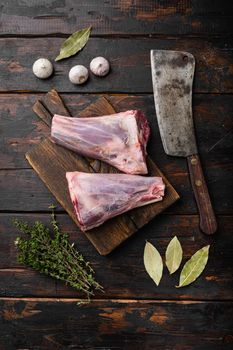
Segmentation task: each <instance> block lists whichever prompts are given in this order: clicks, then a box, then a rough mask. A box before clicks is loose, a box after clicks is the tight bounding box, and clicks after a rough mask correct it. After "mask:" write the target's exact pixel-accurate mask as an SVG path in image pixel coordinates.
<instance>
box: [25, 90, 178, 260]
mask: <svg viewBox="0 0 233 350" xmlns="http://www.w3.org/2000/svg"><path fill="white" fill-rule="evenodd" d="M33 111H34V112H35V113H36V114H37V115H38V116H39V117H40V118H41V119H42V120H43V121H44V122H45V123H46V124H47V125H48V127H49V128H50V125H51V121H52V117H53V115H54V114H55V113H57V114H61V115H64V116H71V115H70V113H69V111H68V109H67V108H66V106H65V104H64V102H63V101H62V99H61V97H60V96H59V95H58V93H57V92H56V91H55V90H51V91H50V92H48V93H47V94H46V95H45V96H44V97H43V98H42V99H41V100H39V101H37V102H36V103H35V104H34V106H33ZM112 113H115V109H114V108H113V106H112V105H111V104H110V103H109V102H108V101H107V99H105V98H104V97H101V98H99V99H98V100H97V101H96V102H95V103H93V104H91V105H90V106H89V107H87V108H86V109H85V110H83V111H82V113H79V116H82V117H88V116H100V115H104V114H105V115H106V114H112ZM26 158H27V160H28V162H29V163H30V164H31V166H32V167H33V168H34V170H35V171H36V172H37V174H38V175H39V177H40V178H41V180H42V181H43V182H44V183H45V184H46V186H47V187H48V189H49V190H50V191H51V192H52V193H53V195H54V196H55V197H56V199H57V200H58V202H59V203H60V204H61V205H62V206H63V208H64V209H65V210H66V211H67V213H68V214H69V215H70V216H71V218H72V219H73V220H74V222H75V223H76V224H77V225H78V226H79V224H78V221H77V219H76V216H75V213H74V209H73V205H72V203H71V200H70V196H69V193H68V186H67V181H66V178H65V173H66V172H67V171H83V172H101V173H106V172H107V173H113V172H119V171H118V170H116V169H115V168H113V167H112V166H110V165H108V164H106V163H104V162H101V161H98V160H93V159H89V158H84V157H82V156H79V155H77V154H76V153H74V152H72V151H70V150H67V149H65V148H63V147H61V146H58V145H56V144H54V143H52V142H51V141H50V140H49V138H46V139H45V140H43V141H42V142H41V143H40V144H39V145H38V146H36V147H35V148H33V149H32V150H31V151H29V152H27V153H26ZM147 164H148V169H149V175H152V176H162V177H163V180H164V182H165V184H166V192H165V197H164V199H163V201H161V202H157V203H153V204H150V205H147V206H144V207H140V208H136V209H133V210H131V211H129V212H127V213H125V214H122V215H120V216H118V217H115V218H113V219H110V220H109V221H107V222H105V223H104V224H103V225H101V226H100V227H97V228H94V229H92V230H90V231H88V232H85V235H86V236H87V238H88V239H89V240H90V241H91V243H92V244H93V245H94V246H95V248H96V249H97V250H98V252H99V253H100V254H101V255H107V254H109V253H110V252H111V251H112V250H113V249H115V248H116V247H117V246H119V244H121V243H122V242H124V241H125V240H126V239H127V238H128V237H130V236H131V235H132V234H133V233H134V232H136V231H137V230H138V229H139V228H141V227H142V226H144V225H145V224H147V223H148V222H149V221H150V220H151V219H153V218H154V217H155V216H156V215H158V214H159V213H161V212H162V211H163V210H164V209H166V208H167V207H169V206H170V205H171V204H172V203H174V202H175V201H176V200H177V199H178V198H179V195H178V194H177V192H176V191H175V189H174V188H173V187H172V186H171V184H170V183H169V182H168V180H167V179H166V178H165V177H164V175H163V174H162V173H161V171H160V170H159V169H158V167H157V166H156V165H155V164H154V162H153V161H152V160H151V159H150V158H149V157H148V159H147Z"/></svg>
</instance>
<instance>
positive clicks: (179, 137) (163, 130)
mask: <svg viewBox="0 0 233 350" xmlns="http://www.w3.org/2000/svg"><path fill="white" fill-rule="evenodd" d="M194 68H195V59H194V57H193V55H192V54H190V53H188V52H183V51H169V50H151V69H152V82H153V89H154V100H155V109H156V115H157V119H158V125H159V130H160V135H161V138H162V142H163V147H164V150H165V152H166V153H167V154H168V155H171V156H179V157H186V156H189V155H192V154H195V153H197V146H196V140H195V134H194V126H193V118H192V84H193V76H194Z"/></svg>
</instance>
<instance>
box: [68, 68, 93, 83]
mask: <svg viewBox="0 0 233 350" xmlns="http://www.w3.org/2000/svg"><path fill="white" fill-rule="evenodd" d="M69 79H70V81H71V83H73V84H83V83H85V81H87V79H88V70H87V68H86V67H84V66H82V65H77V66H74V67H72V68H71V70H70V72H69Z"/></svg>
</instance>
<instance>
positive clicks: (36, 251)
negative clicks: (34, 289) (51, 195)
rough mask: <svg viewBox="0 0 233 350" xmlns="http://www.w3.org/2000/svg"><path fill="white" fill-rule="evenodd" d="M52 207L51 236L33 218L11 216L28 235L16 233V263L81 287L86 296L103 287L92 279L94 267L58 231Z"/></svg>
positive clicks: (46, 228) (48, 231)
mask: <svg viewBox="0 0 233 350" xmlns="http://www.w3.org/2000/svg"><path fill="white" fill-rule="evenodd" d="M50 208H52V219H51V224H52V226H53V237H52V235H51V232H50V230H49V228H48V227H46V226H45V225H44V224H43V223H42V222H39V221H36V222H35V223H34V225H33V226H29V224H28V223H27V222H22V221H19V220H15V222H14V223H15V226H16V227H17V228H18V229H19V230H20V231H21V232H23V233H26V234H27V235H29V236H30V238H29V239H25V238H22V237H18V238H17V239H16V241H15V245H16V247H17V249H18V251H19V254H18V261H19V263H20V264H23V265H26V266H30V267H32V268H34V269H36V270H38V271H40V272H42V273H44V274H46V275H49V276H51V277H54V278H56V279H59V280H61V281H63V282H65V283H66V284H69V285H70V286H72V287H74V288H76V289H77V290H79V291H82V292H84V293H85V294H86V296H87V297H88V299H89V298H90V296H93V295H94V290H97V289H99V290H101V291H103V287H102V286H101V285H100V284H99V283H98V282H96V280H95V279H94V276H93V275H94V271H93V269H92V268H91V266H90V265H89V262H86V261H85V260H84V258H83V256H82V254H80V253H79V252H78V251H77V250H76V249H75V248H74V243H73V244H70V243H69V241H68V234H67V233H61V232H60V229H59V227H58V223H57V221H56V219H55V214H54V207H53V206H51V207H50Z"/></svg>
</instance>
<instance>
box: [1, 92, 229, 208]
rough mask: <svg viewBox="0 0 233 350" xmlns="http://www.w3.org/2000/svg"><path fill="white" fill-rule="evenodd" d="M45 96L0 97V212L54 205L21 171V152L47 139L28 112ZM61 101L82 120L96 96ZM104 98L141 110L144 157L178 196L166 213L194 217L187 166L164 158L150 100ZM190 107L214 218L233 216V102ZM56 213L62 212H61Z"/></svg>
mask: <svg viewBox="0 0 233 350" xmlns="http://www.w3.org/2000/svg"><path fill="white" fill-rule="evenodd" d="M43 96H44V95H43V94H41V95H40V94H38V95H27V94H22V95H17V94H12V95H7V94H3V95H1V96H0V100H1V104H0V115H1V118H0V130H1V132H2V135H4V137H0V169H2V170H1V171H0V193H1V196H0V210H10V211H12V210H17V211H21V210H23V211H37V210H38V211H47V210H48V206H49V205H50V204H51V203H52V202H54V199H53V196H52V195H51V194H50V192H49V191H48V190H47V189H46V187H45V186H44V185H43V184H42V183H41V182H40V181H38V177H37V176H36V174H35V173H34V172H33V171H32V170H29V169H25V168H28V167H29V164H28V162H27V161H26V159H25V156H24V154H25V152H27V151H29V150H31V149H33V148H34V147H35V145H36V144H39V143H40V142H41V140H42V139H43V137H44V136H48V135H49V128H48V127H47V126H46V125H45V124H44V123H43V122H42V121H41V120H40V119H39V118H38V117H37V116H36V115H35V114H34V113H33V112H32V111H31V106H32V105H33V103H35V101H36V100H37V99H38V98H42V97H43ZM63 97H64V100H65V102H66V105H67V106H68V109H69V110H70V111H71V113H72V114H73V115H80V113H81V111H82V110H83V109H85V108H86V107H87V106H89V105H90V104H91V103H92V102H94V101H96V100H97V98H98V95H70V94H69V95H63ZM108 98H109V99H110V101H111V103H112V104H113V105H114V106H116V108H117V110H119V111H120V110H122V111H123V110H127V109H136V108H140V109H142V110H143V111H144V112H145V114H146V116H147V117H148V119H149V122H150V125H151V131H152V137H151V141H150V142H149V145H148V153H149V155H150V157H151V158H152V159H153V160H154V162H156V164H158V165H159V167H160V168H161V169H162V171H163V172H164V173H165V175H166V177H167V178H168V179H169V180H170V181H171V182H172V184H173V185H174V187H175V188H176V189H177V191H178V193H180V195H181V199H180V200H179V201H178V202H177V203H176V204H175V205H174V206H172V207H171V208H170V209H169V212H170V213H176V214H177V213H180V214H188V213H190V214H191V213H196V212H197V211H196V204H195V202H194V198H193V194H192V191H191V187H190V182H189V177H188V170H187V166H186V162H185V160H184V159H179V158H175V157H169V156H166V155H165V153H164V150H163V147H162V144H161V139H160V135H159V131H158V126H157V121H156V118H155V111H154V101H153V96H152V95H142V96H140V95H139V96H127V95H110V96H108ZM193 104H194V121H195V126H196V131H197V132H196V136H197V140H198V146H199V151H200V156H201V160H202V164H203V166H204V169H205V174H206V179H207V182H208V186H209V191H210V194H211V197H212V198H213V205H214V208H215V209H216V211H217V212H218V213H222V214H224V213H225V214H227V213H228V214H230V213H232V212H233V198H232V195H231V192H232V190H231V188H232V171H233V168H232V167H233V159H232V156H233V154H232V147H233V137H232V136H233V133H232V128H233V122H232V121H233V119H232V115H233V107H232V106H233V96H232V95H195V96H194V101H193ZM64 112H65V111H64ZM18 168H24V169H18ZM3 169H5V170H3ZM14 169H15V170H14ZM223 179H224V181H223ZM15 198H17V201H16V200H15ZM58 210H61V207H60V206H59V207H58Z"/></svg>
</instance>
